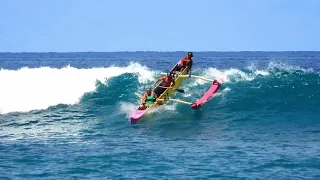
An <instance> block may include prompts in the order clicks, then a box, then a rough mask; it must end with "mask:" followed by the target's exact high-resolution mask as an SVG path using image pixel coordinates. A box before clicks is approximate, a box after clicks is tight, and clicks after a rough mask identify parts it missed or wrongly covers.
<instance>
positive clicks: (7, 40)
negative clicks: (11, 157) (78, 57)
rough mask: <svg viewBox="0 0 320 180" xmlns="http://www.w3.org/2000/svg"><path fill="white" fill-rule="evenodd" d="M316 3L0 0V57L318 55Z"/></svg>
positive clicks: (301, 0) (287, 0)
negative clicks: (146, 53)
mask: <svg viewBox="0 0 320 180" xmlns="http://www.w3.org/2000/svg"><path fill="white" fill-rule="evenodd" d="M319 9H320V1H319V0H241V1H235V0H197V1H195V0H158V1H152V0H91V1H89V0H52V1H49V0H48V1H46V0H0V52H87V51H95V52H110V51H319V50H320V23H319V22H320V10H319Z"/></svg>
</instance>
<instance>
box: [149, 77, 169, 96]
mask: <svg viewBox="0 0 320 180" xmlns="http://www.w3.org/2000/svg"><path fill="white" fill-rule="evenodd" d="M159 81H162V82H161V83H160V84H159V86H163V87H171V86H174V78H173V74H172V73H167V75H166V76H163V77H161V78H159V79H157V80H156V81H155V82H154V83H153V86H155V85H156V84H157V83H158V82H159ZM166 89H167V88H162V87H157V88H156V89H155V90H154V92H155V93H156V94H157V95H158V97H159V96H160V95H161V94H162V93H163V92H164V91H165V90H166Z"/></svg>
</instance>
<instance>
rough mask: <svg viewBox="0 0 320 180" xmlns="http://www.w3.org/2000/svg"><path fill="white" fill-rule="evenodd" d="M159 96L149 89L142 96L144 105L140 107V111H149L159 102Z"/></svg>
mask: <svg viewBox="0 0 320 180" xmlns="http://www.w3.org/2000/svg"><path fill="white" fill-rule="evenodd" d="M157 98H158V96H157V94H156V93H154V92H152V90H151V88H150V87H149V88H147V92H145V93H144V95H143V96H142V104H141V105H140V107H139V110H144V109H147V107H150V106H151V104H153V103H154V102H155V101H156V100H157Z"/></svg>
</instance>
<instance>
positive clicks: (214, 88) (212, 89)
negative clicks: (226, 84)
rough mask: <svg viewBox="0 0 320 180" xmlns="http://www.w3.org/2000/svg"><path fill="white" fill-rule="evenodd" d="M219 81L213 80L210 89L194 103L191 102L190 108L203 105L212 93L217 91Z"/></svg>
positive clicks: (197, 107)
mask: <svg viewBox="0 0 320 180" xmlns="http://www.w3.org/2000/svg"><path fill="white" fill-rule="evenodd" d="M220 85H221V84H220V83H219V82H213V83H212V85H211V87H210V89H209V90H208V91H207V92H206V93H205V94H204V95H203V96H202V97H201V98H200V99H198V100H197V101H196V102H195V103H193V104H191V108H192V109H199V108H200V107H201V106H203V105H204V103H206V102H207V101H208V100H210V98H211V97H212V96H213V94H214V93H216V92H217V90H218V89H219V88H220Z"/></svg>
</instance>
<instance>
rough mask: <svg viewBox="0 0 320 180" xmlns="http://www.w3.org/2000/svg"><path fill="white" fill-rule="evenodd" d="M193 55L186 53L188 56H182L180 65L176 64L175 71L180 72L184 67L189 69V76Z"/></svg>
mask: <svg viewBox="0 0 320 180" xmlns="http://www.w3.org/2000/svg"><path fill="white" fill-rule="evenodd" d="M192 58H193V53H192V52H188V55H186V56H184V57H183V58H182V59H181V63H180V64H178V66H177V67H176V69H175V71H180V72H182V71H183V70H184V69H185V68H186V67H189V75H191V67H192V63H193V59H192Z"/></svg>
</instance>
